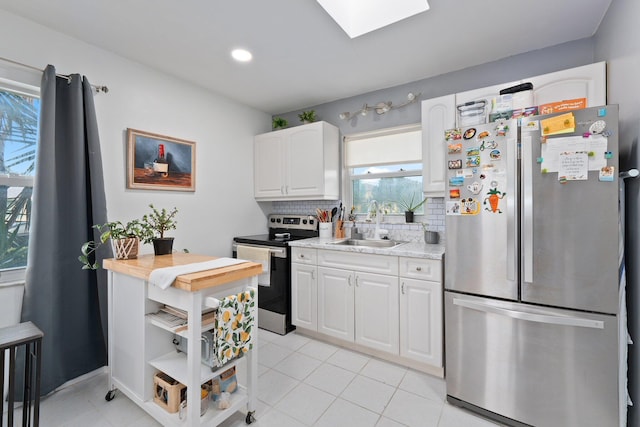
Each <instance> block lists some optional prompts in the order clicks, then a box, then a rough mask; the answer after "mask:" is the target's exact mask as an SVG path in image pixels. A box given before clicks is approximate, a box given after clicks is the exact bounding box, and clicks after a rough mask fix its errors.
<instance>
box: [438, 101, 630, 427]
mask: <svg viewBox="0 0 640 427" xmlns="http://www.w3.org/2000/svg"><path fill="white" fill-rule="evenodd" d="M617 135H618V109H617V106H603V107H595V108H588V109H584V110H575V111H568V112H564V113H558V114H551V115H547V116H535V117H528V118H523V119H522V121H521V123H520V126H518V122H517V121H516V120H509V121H498V122H494V123H490V124H485V125H475V126H471V127H469V128H463V129H459V130H451V131H447V132H446V141H445V144H447V151H448V154H447V159H446V162H447V188H446V194H445V206H446V256H445V337H446V338H445V351H446V384H447V399H448V401H449V402H450V403H452V404H455V405H458V406H462V407H465V408H467V409H470V410H472V411H476V412H479V413H481V414H483V415H485V416H487V417H489V418H493V419H495V420H499V421H501V422H502V423H505V424H508V425H514V426H521V425H534V426H554V427H555V426H563V427H567V426H580V427H587V426H594V427H595V426H597V427H602V426H618V425H623V424H624V422H622V423H621V420H620V415H619V414H620V407H621V405H620V402H621V398H622V397H621V396H620V394H621V393H620V387H619V382H618V381H619V380H618V367H619V349H620V348H621V346H622V344H621V343H620V339H619V335H620V329H619V328H620V327H621V325H619V295H620V293H619V291H620V280H619V259H620V257H619V256H620V252H619V251H620V237H619V224H618V172H619V170H618V141H617ZM625 398H626V397H625Z"/></svg>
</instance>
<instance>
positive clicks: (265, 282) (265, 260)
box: [237, 245, 271, 287]
mask: <svg viewBox="0 0 640 427" xmlns="http://www.w3.org/2000/svg"><path fill="white" fill-rule="evenodd" d="M237 252H238V258H242V259H245V260H247V261H253V262H258V263H260V264H262V274H260V275H259V276H258V284H259V285H260V286H267V287H269V286H271V251H269V248H256V247H253V246H242V245H238V251H237Z"/></svg>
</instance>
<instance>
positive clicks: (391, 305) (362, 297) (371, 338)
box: [354, 273, 400, 354]
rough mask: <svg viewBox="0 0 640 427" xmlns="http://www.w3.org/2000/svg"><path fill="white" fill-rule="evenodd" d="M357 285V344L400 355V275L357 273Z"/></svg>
mask: <svg viewBox="0 0 640 427" xmlns="http://www.w3.org/2000/svg"><path fill="white" fill-rule="evenodd" d="M355 285H356V286H355V291H356V292H355V304H354V306H355V311H356V312H355V315H356V316H355V317H356V325H355V327H356V337H355V341H356V343H358V344H362V345H364V346H367V347H371V348H374V349H376V350H380V351H385V352H387V353H393V354H398V345H399V342H400V337H399V333H398V328H399V321H398V320H399V319H398V315H399V313H398V310H399V307H398V278H397V277H396V276H383V275H381V274H371V273H356V276H355Z"/></svg>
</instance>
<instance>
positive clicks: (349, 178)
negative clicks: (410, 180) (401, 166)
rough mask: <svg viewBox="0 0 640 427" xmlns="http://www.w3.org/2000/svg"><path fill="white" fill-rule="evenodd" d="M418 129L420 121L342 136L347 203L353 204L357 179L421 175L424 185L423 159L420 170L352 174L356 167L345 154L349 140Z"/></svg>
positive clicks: (401, 215) (400, 215)
mask: <svg viewBox="0 0 640 427" xmlns="http://www.w3.org/2000/svg"><path fill="white" fill-rule="evenodd" d="M418 130H419V131H422V125H421V124H420V123H414V124H410V125H402V126H395V127H390V128H384V129H378V130H374V131H367V132H359V133H353V134H349V135H344V136H343V138H342V153H343V156H342V157H343V158H342V173H343V175H342V176H343V177H345V178H346V179H343V180H342V194H343V196H344V197H343V198H344V200H345V201H346V203H347V204H350V205H351V206H353V182H354V180H355V179H366V178H367V177H369V178H372V179H374V178H402V177H409V176H421V177H422V179H423V185H424V162H422V159H421V160H420V162H422V165H423V166H422V167H421V168H420V170H410V171H398V172H385V173H380V174H359V175H352V173H351V171H352V169H355V168H353V167H350V166H348V165H347V159H346V156H345V154H344V153H346V144H347V143H348V142H349V141H353V140H358V139H364V138H374V137H383V136H388V135H395V134H398V133H404V132H414V131H418ZM423 154H424V150H423ZM407 163H419V162H414V161H408V162H407ZM393 164H396V163H393ZM423 194H424V192H423ZM378 202H387V200H378ZM356 214H357V215H363V213H356ZM425 214H426V213H425ZM385 216H386V215H385ZM388 216H389V217H392V218H395V217H397V218H404V213H393V214H388Z"/></svg>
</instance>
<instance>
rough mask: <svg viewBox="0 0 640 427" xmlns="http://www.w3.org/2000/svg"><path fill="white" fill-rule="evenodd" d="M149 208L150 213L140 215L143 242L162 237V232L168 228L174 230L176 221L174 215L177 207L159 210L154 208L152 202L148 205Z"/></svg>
mask: <svg viewBox="0 0 640 427" xmlns="http://www.w3.org/2000/svg"><path fill="white" fill-rule="evenodd" d="M149 207H150V208H151V213H150V214H144V215H143V216H142V228H143V230H144V237H142V239H143V240H144V243H151V242H152V241H153V239H164V233H165V232H166V231H169V230H175V229H176V226H177V225H178V223H177V222H176V220H175V216H176V214H177V213H178V209H177V208H175V207H174V208H173V209H171V211H167V210H166V209H165V208H162V209H160V210H158V209H156V208H155V207H154V206H153V204H151V205H149Z"/></svg>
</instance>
